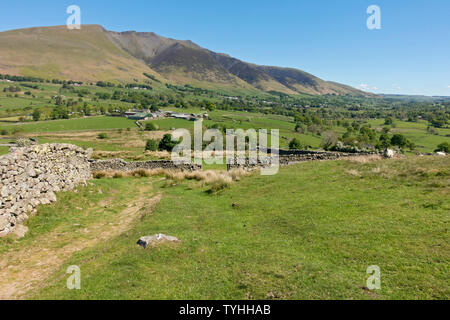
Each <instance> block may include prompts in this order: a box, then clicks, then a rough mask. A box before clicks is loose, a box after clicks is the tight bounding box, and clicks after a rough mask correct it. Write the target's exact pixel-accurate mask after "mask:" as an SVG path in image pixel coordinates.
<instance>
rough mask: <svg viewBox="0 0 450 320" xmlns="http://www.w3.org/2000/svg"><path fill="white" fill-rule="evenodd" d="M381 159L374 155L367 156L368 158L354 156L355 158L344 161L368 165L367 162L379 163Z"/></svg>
mask: <svg viewBox="0 0 450 320" xmlns="http://www.w3.org/2000/svg"><path fill="white" fill-rule="evenodd" d="M382 159H383V157H382V156H380V155H378V154H374V155H368V156H355V157H350V158H347V159H345V160H346V161H349V162H352V163H362V164H364V163H369V162H374V161H379V160H382Z"/></svg>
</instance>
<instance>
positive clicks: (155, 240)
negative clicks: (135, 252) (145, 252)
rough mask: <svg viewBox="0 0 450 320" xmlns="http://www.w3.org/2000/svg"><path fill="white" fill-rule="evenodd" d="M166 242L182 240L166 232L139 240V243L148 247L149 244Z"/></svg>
mask: <svg viewBox="0 0 450 320" xmlns="http://www.w3.org/2000/svg"><path fill="white" fill-rule="evenodd" d="M164 242H180V240H179V239H178V238H176V237H173V236H167V235H165V234H161V233H160V234H155V235H153V236H145V237H142V238H140V239H139V240H138V242H137V244H138V245H140V246H141V247H143V248H144V249H146V248H147V247H149V246H154V245H157V244H160V243H164Z"/></svg>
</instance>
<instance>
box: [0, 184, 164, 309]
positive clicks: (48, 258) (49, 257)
mask: <svg viewBox="0 0 450 320" xmlns="http://www.w3.org/2000/svg"><path fill="white" fill-rule="evenodd" d="M161 198H162V195H161V194H158V195H156V196H154V197H153V198H151V199H148V198H146V196H145V192H144V190H141V192H140V194H139V196H138V197H137V198H135V199H133V200H131V204H130V205H129V206H128V207H127V208H125V209H124V210H123V211H121V212H120V213H119V214H117V215H116V216H114V219H113V220H111V221H102V222H100V223H97V224H93V225H91V226H89V227H88V228H86V229H82V230H78V231H76V233H77V234H76V235H77V237H75V236H74V238H75V239H74V240H73V241H68V244H67V245H65V246H62V247H56V249H55V244H56V243H58V241H59V237H61V233H58V232H56V231H53V232H51V233H49V234H45V235H42V236H41V237H38V238H37V239H36V240H34V241H33V243H32V244H30V245H28V246H27V247H26V248H23V249H20V250H18V251H13V252H7V253H5V254H2V255H1V256H0V284H1V285H0V300H11V299H23V298H24V296H25V294H26V293H27V292H28V291H29V290H31V289H36V288H39V287H43V286H44V285H45V280H46V279H48V278H49V277H50V276H51V275H52V274H53V273H54V272H55V271H57V270H58V268H60V267H61V265H62V264H63V263H64V262H65V261H67V259H69V258H70V257H71V256H72V254H73V253H75V252H77V251H81V250H83V249H86V248H90V247H93V246H95V245H96V244H98V243H100V242H103V241H106V240H108V239H112V238H114V237H117V236H119V235H120V234H122V233H123V232H125V231H127V230H129V229H130V228H131V227H132V225H133V223H134V222H135V221H136V220H137V219H139V218H140V217H141V216H142V215H144V214H148V212H149V210H151V209H152V208H153V207H154V206H155V205H156V204H157V203H158V202H159V201H160V200H161ZM144 208H145V209H146V210H145V211H144V210H143V209H144ZM80 235H81V236H80ZM65 237H66V238H67V235H65ZM69 237H70V235H69ZM69 239H70V238H69Z"/></svg>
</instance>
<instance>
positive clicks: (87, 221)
mask: <svg viewBox="0 0 450 320" xmlns="http://www.w3.org/2000/svg"><path fill="white" fill-rule="evenodd" d="M449 168H450V162H449V158H448V157H421V158H420V157H415V158H408V159H400V160H381V161H376V162H369V163H359V162H350V161H332V162H311V163H302V164H298V165H294V166H291V167H285V168H282V169H281V171H280V173H279V174H278V175H275V176H269V177H267V176H266V177H264V176H260V175H258V174H254V175H252V176H250V177H244V178H242V180H241V181H239V182H235V183H234V184H233V185H232V186H231V188H229V189H226V190H224V191H222V192H219V193H218V194H208V193H207V192H205V191H206V189H205V187H202V186H201V185H199V184H198V183H196V182H193V181H187V182H182V183H174V182H170V181H169V182H168V181H167V180H166V179H164V178H162V177H153V178H141V179H137V178H135V179H132V178H126V179H102V180H95V181H94V182H93V184H92V185H90V186H87V187H83V188H79V192H78V193H76V194H74V193H64V194H60V195H59V201H58V202H57V203H56V204H53V205H51V206H45V207H42V208H40V209H39V214H38V215H37V216H35V217H34V218H32V219H31V220H30V222H29V224H28V226H29V227H30V230H31V232H30V233H29V234H28V235H27V236H26V237H25V238H24V239H21V240H13V239H11V238H7V239H2V240H0V252H3V254H2V256H0V257H1V259H0V260H3V261H4V259H5V255H7V256H14V253H17V254H18V255H20V253H21V252H27V250H26V249H27V248H34V249H35V251H36V255H44V256H45V253H46V252H48V250H50V251H51V250H54V251H57V252H59V251H61V252H70V254H66V255H62V256H63V258H61V259H57V260H58V263H57V264H55V265H53V267H52V268H50V269H48V273H47V275H46V276H45V277H44V276H42V277H41V281H40V282H38V283H35V284H34V285H33V286H32V288H33V289H32V290H30V291H27V292H26V294H25V296H26V297H28V298H31V299H448V298H450V287H449V283H448V272H449V270H448V265H449V263H450V254H449V252H450V250H449V249H450V247H449V234H448V230H447V225H448V223H449V221H450V215H449V212H450V201H449V199H450V197H449V190H450V189H449V174H450V172H449ZM99 190H101V193H100V191H99ZM159 193H161V194H162V199H161V201H160V202H159V204H158V205H157V206H156V207H155V208H153V207H152V208H153V209H151V208H150V207H146V206H145V205H142V206H141V207H140V211H139V212H140V217H136V218H135V219H134V220H133V222H128V224H127V228H124V229H123V230H122V229H121V232H113V231H111V230H109V229H108V230H109V231H108V230H103V228H112V229H114V226H119V225H121V224H120V219H121V218H120V217H121V216H122V215H121V213H120V212H123V211H121V210H125V209H126V208H127V205H128V206H131V207H133V206H134V205H135V203H137V202H139V201H142V199H144V202H143V203H144V204H145V203H147V204H149V203H151V202H152V200H151V199H153V197H154V195H155V194H159ZM111 199H115V201H114V202H112V200H111ZM78 207H80V208H78ZM105 222H107V223H105ZM155 233H165V234H169V235H173V236H176V237H178V238H179V239H181V241H182V242H181V243H180V244H178V245H163V246H159V247H156V248H153V249H147V250H144V249H142V248H140V247H139V246H137V245H136V241H137V239H138V238H140V237H141V236H144V235H152V234H155ZM104 234H106V235H108V234H110V235H111V236H110V237H106V236H103V235H104ZM93 239H103V241H95V240H93ZM83 244H85V245H83ZM88 244H89V245H88ZM73 246H76V247H77V248H81V249H79V250H70V249H71V248H73ZM52 248H53V249H52ZM32 251H33V250H32ZM28 254H30V253H29V251H28ZM21 264H22V266H23V267H24V268H26V267H29V268H32V264H33V258H32V257H28V258H25V257H23V259H22V260H21ZM70 265H78V266H80V268H81V271H82V289H81V290H75V291H70V290H68V289H66V286H65V283H66V278H67V275H66V274H65V271H66V268H67V267H68V266H70ZM370 265H378V266H379V267H380V268H381V275H382V288H381V290H379V291H367V290H365V289H364V286H365V283H366V279H367V277H368V275H367V274H366V268H367V267H368V266H370Z"/></svg>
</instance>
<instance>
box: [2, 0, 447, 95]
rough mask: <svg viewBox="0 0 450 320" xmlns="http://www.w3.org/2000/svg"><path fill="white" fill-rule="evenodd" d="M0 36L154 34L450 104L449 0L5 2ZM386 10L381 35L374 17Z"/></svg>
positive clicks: (382, 91)
mask: <svg viewBox="0 0 450 320" xmlns="http://www.w3.org/2000/svg"><path fill="white" fill-rule="evenodd" d="M0 1H1V2H0V3H1V4H2V5H1V6H0V30H1V31H4V30H10V29H17V28H25V27H33V26H50V25H62V24H65V22H66V20H67V17H68V15H67V14H66V8H67V7H68V6H69V5H72V4H75V5H78V6H79V7H80V8H81V19H82V24H101V25H103V26H104V27H105V28H106V29H109V30H114V31H125V30H136V31H153V32H155V33H158V34H160V35H162V36H166V37H171V38H175V39H182V40H187V39H189V40H192V41H194V42H196V43H197V44H199V45H201V46H203V47H206V48H208V49H210V50H213V51H217V52H224V53H228V54H230V55H231V56H234V57H236V58H239V59H242V60H245V61H248V62H253V63H257V64H263V65H276V66H284V67H294V68H299V69H302V70H305V71H307V72H310V73H312V74H314V75H316V76H319V77H321V78H323V79H325V80H332V81H337V82H341V83H345V84H349V85H351V86H354V87H360V88H364V89H366V90H371V91H373V92H377V93H404V94H425V95H447V96H450V62H449V58H450V16H449V15H450V1H448V0H428V1H426V0H368V1H366V0H342V1H338V0H314V1H313V0H308V1H306V0H278V1H268V0H257V1H256V0H255V1H254V0H241V1H235V0H228V1H214V0H209V1H204V0H193V1H172V0H164V1H156V0H142V1H139V0H134V1H113V0H110V1H106V0H96V1H93V0H91V1H87V0H86V1H85V0H70V1H64V0H47V1H45V0H41V1H34V0H29V1H25V0H14V1H8V2H6V1H5V0H0ZM373 4H375V5H378V6H379V7H380V8H381V26H382V28H381V30H369V29H368V28H367V26H366V20H367V18H368V17H369V15H368V14H367V13H366V9H367V7H368V6H370V5H373Z"/></svg>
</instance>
